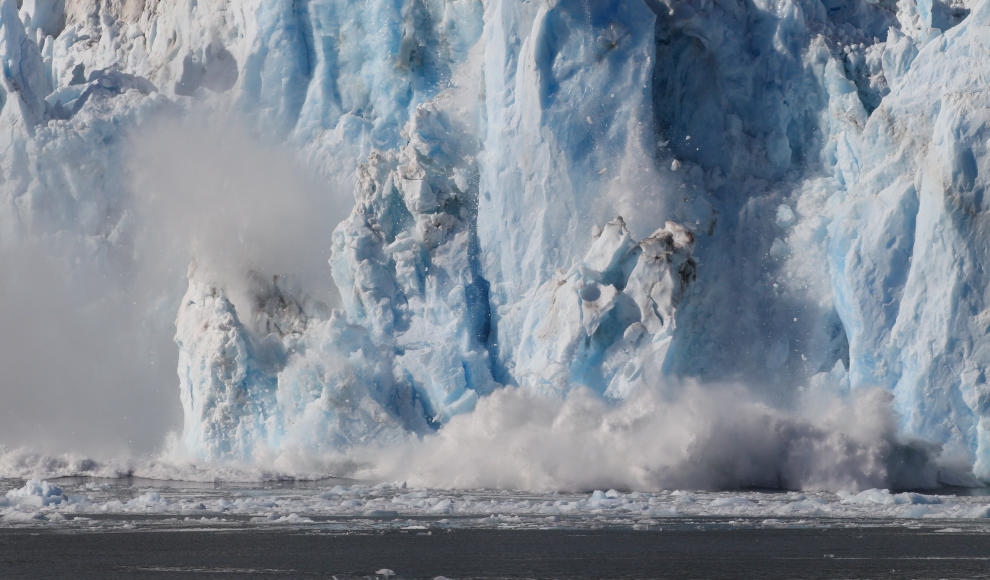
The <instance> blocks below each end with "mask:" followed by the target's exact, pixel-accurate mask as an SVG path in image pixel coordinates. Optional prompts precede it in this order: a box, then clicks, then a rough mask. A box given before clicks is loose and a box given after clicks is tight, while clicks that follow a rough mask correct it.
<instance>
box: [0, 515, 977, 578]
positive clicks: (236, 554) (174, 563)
mask: <svg viewBox="0 0 990 580" xmlns="http://www.w3.org/2000/svg"><path fill="white" fill-rule="evenodd" d="M386 570H389V571H391V572H393V573H394V574H395V576H388V572H385V571H386ZM438 576H443V577H446V578H450V579H454V580H458V579H475V578H477V579H481V578H485V579H496V578H512V579H525V578H546V579H611V578H676V579H681V580H688V579H708V578H720V579H721V578H733V579H735V578H738V579H750V578H753V579H756V578H759V579H764V578H800V579H847V578H849V579H852V578H864V579H880V578H891V579H893V578H897V579H902V578H921V579H928V578H932V579H934V578H946V579H957V578H958V579H964V578H965V579H973V578H990V535H987V534H986V533H979V532H973V531H965V530H957V531H950V532H946V531H934V530H933V529H931V528H929V529H909V528H891V527H849V528H846V527H831V528H808V529H794V528H791V529H760V528H739V529H736V528H726V527H723V526H719V525H705V524H704V522H702V523H700V524H699V525H681V526H676V527H672V528H664V529H663V530H647V531H633V530H623V529H600V530H573V531H569V530H473V529H458V530H449V531H440V530H434V531H430V532H415V533H414V532H412V531H408V532H402V531H384V532H345V533H341V532H337V531H328V530H310V531H306V530H288V529H279V530H270V529H241V530H208V529H198V530H197V529H181V530H178V529H177V530H174V531H131V532H108V531H98V532H85V533H80V532H79V531H70V532H65V531H58V530H52V529H30V528H24V529H3V530H0V578H3V579H4V580H15V579H30V580H47V579H76V578H79V579H94V580H95V579H99V580H116V579H125V578H127V579H130V578H140V579H148V580H155V579H169V580H180V579H207V578H209V579H228V578H229V579H235V578H238V579H240V578H243V579H248V578H250V579H265V578H273V579H274V578H325V579H328V580H333V579H334V578H336V579H337V580H351V579H356V578H379V579H384V578H387V577H390V578H392V580H397V579H420V578H422V579H434V578H436V577H438Z"/></svg>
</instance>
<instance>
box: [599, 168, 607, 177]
mask: <svg viewBox="0 0 990 580" xmlns="http://www.w3.org/2000/svg"><path fill="white" fill-rule="evenodd" d="M606 171H608V167H603V168H602V170H601V171H599V172H598V175H605V172H606Z"/></svg>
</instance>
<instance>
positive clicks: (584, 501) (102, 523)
mask: <svg viewBox="0 0 990 580" xmlns="http://www.w3.org/2000/svg"><path fill="white" fill-rule="evenodd" d="M31 483H34V484H38V485H39V486H50V484H49V483H48V482H37V481H35V482H31ZM66 490H67V491H68V492H70V493H69V495H68V496H62V499H61V501H51V502H41V501H40V500H41V499H42V496H40V495H37V494H35V495H32V496H31V497H32V498H35V499H37V500H39V501H35V502H33V503H32V502H21V503H17V502H11V501H9V499H8V500H7V504H6V505H5V503H4V501H3V500H0V526H25V525H27V526H58V527H61V528H68V529H73V528H75V529H93V530H101V529H118V530H119V529H131V528H132V527H134V526H138V527H141V528H144V529H148V528H152V529H154V528H161V527H163V526H168V527H179V526H182V527H188V526H192V527H199V526H204V525H207V526H218V525H220V526H222V527H233V526H244V525H248V526H251V525H263V526H267V525H289V526H305V527H316V526H328V527H330V528H332V529H336V530H347V529H383V528H384V529H389V528H393V529H400V530H401V529H406V530H424V531H425V530H428V529H431V528H433V529H436V528H440V529H443V528H454V529H456V528H506V527H509V528H532V527H539V528H541V529H548V528H565V529H581V528H584V527H602V526H608V527H629V526H667V525H678V524H681V525H684V524H683V523H682V521H683V520H682V518H705V517H717V518H719V521H718V524H717V525H725V524H726V523H728V524H729V525H742V526H747V527H751V526H755V527H765V526H770V527H776V526H779V527H787V526H792V525H797V526H800V527H807V526H809V525H823V524H825V525H834V523H835V522H836V520H839V521H841V522H842V525H846V526H877V525H881V526H883V525H886V526H898V527H899V526H901V525H904V524H906V523H908V522H904V521H903V520H904V519H907V520H914V521H911V522H910V525H914V526H917V525H925V524H926V523H927V525H929V526H945V521H944V520H946V519H955V520H963V521H965V520H974V521H971V522H965V523H964V522H963V521H959V522H957V523H956V525H966V526H968V527H972V528H974V529H978V530H981V531H982V530H984V529H985V527H986V525H985V523H984V522H985V521H986V520H987V519H988V517H990V506H988V505H986V498H985V497H973V496H969V497H967V496H935V495H925V494H920V493H891V492H890V491H888V490H886V489H869V490H865V491H863V492H861V493H858V494H853V493H850V492H848V491H839V492H838V493H829V492H803V493H799V492H790V493H779V494H766V493H760V492H739V491H734V492H721V493H712V492H698V491H690V492H689V491H682V490H676V491H669V490H668V491H661V492H656V493H641V492H631V493H629V492H625V493H624V492H620V491H618V490H615V489H609V490H608V491H602V490H595V491H593V492H591V493H554V494H540V493H525V492H500V491H492V490H465V491H463V492H457V491H451V490H437V489H429V488H412V487H408V486H406V485H405V484H403V483H392V484H378V485H374V486H371V485H348V486H343V485H337V486H335V487H333V488H332V489H326V488H317V489H305V488H298V489H293V488H286V489H271V488H267V489H250V488H239V489H238V488H232V489H225V490H222V491H220V492H218V490H216V489H213V488H209V489H195V488H185V489H184V488H181V487H168V488H162V489H152V488H146V487H136V486H130V485H126V484H123V483H122V482H117V483H115V484H114V485H106V484H102V485H97V484H93V483H88V484H69V485H67V486H66ZM0 491H2V490H0ZM20 491H21V490H12V492H8V497H10V496H12V494H15V492H16V493H19V492H20ZM15 499H16V498H15ZM22 499H23V498H22ZM129 518H133V519H129ZM729 518H732V520H731V521H729ZM737 518H738V519H737ZM778 518H779V519H778ZM932 519H935V520H937V521H934V522H931V521H930V522H925V520H932ZM690 521H691V525H692V526H693V525H697V524H698V523H699V521H698V520H697V519H691V520H690ZM128 526H130V527H128Z"/></svg>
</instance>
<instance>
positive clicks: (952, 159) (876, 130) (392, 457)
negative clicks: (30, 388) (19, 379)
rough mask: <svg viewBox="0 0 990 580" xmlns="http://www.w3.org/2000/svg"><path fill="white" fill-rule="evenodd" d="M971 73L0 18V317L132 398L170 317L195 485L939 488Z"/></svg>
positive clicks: (977, 247) (961, 360)
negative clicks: (218, 480) (218, 468)
mask: <svg viewBox="0 0 990 580" xmlns="http://www.w3.org/2000/svg"><path fill="white" fill-rule="evenodd" d="M988 48H990V6H988V2H987V0H983V1H979V2H970V1H967V0H952V1H951V2H943V1H941V0H918V1H915V0H900V1H899V2H897V3H893V2H890V1H886V0H884V1H880V2H868V1H866V0H850V1H848V2H834V1H832V0H826V1H821V0H802V1H792V0H782V1H777V2H762V1H757V2H736V1H733V0H726V1H719V2H717V3H716V2H710V1H708V0H698V1H694V0H683V1H674V0H625V1H614V2H613V1H606V0H603V1H597V2H595V1H584V0H582V1H571V0H557V1H552V0H541V1H526V2H524V1H521V0H490V1H486V2H480V1H475V0H390V1H385V0H372V1H370V2H364V1H362V2H352V1H350V0H310V1H309V2H291V1H288V0H284V1H283V0H278V1H264V2H261V1H257V0H253V1H252V0H199V1H192V0H189V1H184V0H183V1H177V2H161V1H157V0H122V1H119V2H118V1H114V2H96V1H81V0H24V1H23V2H16V1H15V0H2V1H0V58H2V59H3V63H4V67H3V75H0V77H2V78H0V92H2V99H0V101H2V104H3V109H2V112H0V140H2V141H3V148H2V150H3V151H4V153H3V155H2V156H0V172H2V176H3V179H2V182H0V256H2V259H3V260H4V261H5V262H6V263H7V264H9V265H10V266H9V268H7V270H8V272H10V273H11V277H10V280H12V282H10V283H8V284H7V285H6V286H3V287H2V288H0V292H3V293H4V294H3V296H6V297H7V298H6V299H5V300H4V305H3V306H0V313H3V314H4V316H9V317H10V319H11V320H23V319H24V318H22V317H23V314H22V313H23V312H24V310H25V308H24V306H23V305H24V304H35V303H37V304H38V306H37V307H36V308H34V310H33V311H37V312H39V313H40V314H38V316H44V315H45V314H44V313H45V312H51V313H53V314H52V317H53V318H54V319H56V320H72V321H73V324H72V325H69V324H67V323H66V324H65V327H66V328H67V330H65V331H64V336H68V337H73V338H72V340H68V339H67V340H63V341H62V342H60V344H61V346H59V347H58V348H60V349H62V350H61V351H58V352H61V353H64V354H63V355H62V356H72V353H76V352H83V351H81V350H79V349H80V348H81V347H79V344H84V343H87V342H89V341H87V340H86V337H88V336H93V333H95V332H96V331H95V330H94V329H95V328H97V326H98V325H95V324H94V322H93V321H94V320H97V321H98V320H106V319H112V320H114V321H117V323H119V328H120V329H121V332H120V333H117V334H123V335H126V336H132V337H134V339H133V340H132V341H131V342H133V344H126V345H121V346H120V347H118V348H115V349H112V348H109V347H108V348H104V349H95V350H94V352H98V353H107V352H115V353H117V354H99V355H93V356H104V357H108V358H106V359H105V360H108V361H113V364H107V365H105V366H106V367H108V368H129V369H130V368H133V369H134V373H133V375H134V376H156V377H161V376H164V375H161V374H155V373H158V372H159V371H158V370H157V369H155V370H151V369H150V367H149V368H147V369H144V367H140V366H137V363H135V362H134V361H136V360H138V359H139V358H140V359H141V360H142V361H144V360H145V359H144V358H143V357H144V356H145V355H144V353H145V352H146V349H145V350H141V349H143V348H144V347H143V346H142V347H141V349H139V348H138V347H137V346H135V345H144V344H153V345H157V346H155V348H159V347H161V344H162V342H163V341H162V340H161V338H162V337H163V336H164V337H166V338H171V336H172V330H173V329H172V327H171V322H172V321H174V323H175V326H174V337H175V340H174V345H177V346H178V381H177V382H178V385H179V399H180V400H181V405H182V413H183V426H182V429H181V434H180V435H178V436H177V438H176V440H175V445H174V446H173V449H172V452H173V453H175V454H176V456H177V457H182V458H183V459H185V460H191V461H193V462H195V463H198V464H202V465H241V466H245V465H253V466H262V467H261V468H262V469H274V470H281V471H286V472H302V471H306V470H310V471H307V472H311V471H320V470H325V471H326V470H328V471H331V472H333V473H336V474H338V475H347V474H354V473H374V474H377V475H385V474H389V475H391V474H396V475H397V476H402V477H407V478H409V479H410V480H419V481H422V482H425V483H426V484H428V485H438V486H486V485H487V486H492V485H495V486H503V487H504V486H507V487H516V488H537V487H539V488H541V489H546V488H554V487H557V488H569V489H576V488H585V487H587V488H593V487H598V486H601V487H606V486H607V487H617V488H622V487H623V486H625V487H627V488H633V487H635V488H637V489H644V490H647V489H654V490H659V489H663V488H665V487H667V486H670V485H679V484H684V485H694V486H698V487H732V486H740V485H743V486H746V485H760V486H784V487H791V488H826V489H850V488H866V487H884V486H891V485H895V486H897V485H902V486H903V485H910V486H914V487H934V486H937V485H939V484H976V483H977V482H978V480H990V386H988V382H987V376H986V375H987V372H988V371H987V367H988V365H990V341H988V338H987V336H986V334H987V332H990V296H988V294H987V292H988V291H987V288H990V279H988V274H987V271H988V266H990V248H988V247H987V244H986V242H985V240H987V239H990V236H988V234H990V232H988V231H985V230H986V229H987V227H988V226H987V225H986V222H987V220H986V215H985V214H986V211H987V205H986V204H987V202H986V200H985V199H984V193H985V188H986V184H985V183H984V181H985V179H986V176H985V174H986V173H987V170H988V169H990V166H988V163H990V161H988V159H990V158H988V143H990V125H988V123H990V114H988V112H987V111H988V110H990V108H988V107H990V96H988V92H987V78H986V75H985V74H984V72H983V71H985V70H986V67H987V66H988V65H990V62H988V61H987V58H986V56H985V55H986V54H990V52H988ZM163 127H171V128H170V129H167V130H166V129H163ZM175 127H178V129H175ZM170 131H171V132H170ZM163 134H164V135H166V136H165V137H162V135H163ZM232 136H233V137H232ZM244 143H260V144H262V145H263V147H265V148H267V149H264V148H261V149H258V148H256V149H254V150H249V149H248V145H245V144H244ZM250 147H254V146H253V145H251V146H250ZM259 147H262V146H261V145H259ZM276 150H277V151H278V154H275V153H272V151H276ZM258 151H262V153H258ZM190 152H191V154H190ZM231 152H233V153H231ZM280 155H286V156H287V157H288V158H291V163H290V162H288V161H286V162H285V163H282V162H278V163H282V164H281V165H279V166H276V165H274V164H275V163H276V160H278V159H282V157H280ZM170 164H171V165H170ZM290 165H291V170H290V169H286V167H289V166H290ZM162 167H165V168H168V169H167V170H165V171H161V170H160V168H162ZM156 168H158V169H156ZM252 172H254V173H252ZM304 173H305V174H306V175H310V174H311V175H312V180H310V181H306V182H305V183H303V180H299V179H298V176H299V175H302V174H304ZM245 175H248V176H250V177H249V178H245ZM176 176H178V177H176ZM272 176H276V178H272ZM313 183H315V184H316V185H315V186H311V185H312V184H313ZM339 192H344V193H343V194H341V193H339ZM328 200H329V201H328ZM37 256H45V258H44V259H43V260H39V259H38V258H37ZM38 264H44V276H41V275H39V274H38V272H39V271H41V267H40V266H39V265H38ZM327 264H329V268H327V267H326V265H327ZM149 281H150V282H149ZM62 286H65V287H66V288H70V289H71V292H70V291H68V290H66V292H65V296H71V300H73V301H75V302H72V304H77V303H78V308H73V310H72V311H71V312H65V313H62V312H61V311H59V310H58V309H57V308H55V307H53V306H51V305H52V304H58V303H59V301H58V300H48V301H44V300H39V299H37V298H36V297H35V296H34V295H35V294H37V292H28V291H27V290H25V288H30V287H35V288H41V289H43V291H44V292H45V293H47V292H52V293H54V292H55V290H51V288H59V287H62ZM28 310H29V311H31V310H32V309H28ZM80 313H81V314H80ZM23 324H24V327H25V328H28V327H31V328H34V327H35V326H32V325H29V324H28V323H27V322H25V323H23ZM45 336H49V335H45ZM156 341H157V342H156ZM96 342H99V341H96ZM174 345H167V346H166V347H161V348H165V349H166V350H169V352H174V349H175V346H174ZM10 348H11V349H20V350H11V352H16V353H20V354H19V355H18V356H15V357H14V358H12V359H11V360H12V361H13V362H11V363H10V368H11V369H12V371H11V373H12V374H13V375H16V376H24V377H29V376H32V373H35V372H36V371H35V370H34V369H35V368H36V367H38V366H39V365H37V364H36V361H37V360H38V358H37V355H36V353H35V352H34V351H35V350H36V349H37V348H38V347H37V345H35V346H34V347H32V346H30V344H28V345H25V344H24V343H23V341H22V342H18V343H16V344H13V346H11V347H10ZM139 352H140V354H141V357H138V356H137V355H136V354H135V353H139ZM132 355H133V356H132ZM114 356H116V357H118V358H116V359H114V358H113V357H114ZM141 364H148V363H145V362H142V363H141ZM77 366H80V365H77ZM142 369H144V370H142ZM145 371H147V372H145ZM107 372H109V371H107ZM94 376H97V378H96V379H94V380H93V384H94V385H99V384H102V383H103V382H104V381H103V380H102V379H99V376H98V375H94ZM128 377H130V375H128ZM105 379H106V381H109V382H120V381H121V380H123V379H121V378H120V377H116V376H109V375H108V376H107V377H106V378H105ZM127 380H136V381H138V383H134V384H139V382H140V380H141V379H131V378H127ZM156 380H158V379H156ZM162 380H165V379H162ZM167 380H168V381H171V384H170V385H169V389H174V383H175V382H176V381H175V376H174V374H172V373H171V369H169V374H168V378H167ZM125 382H126V381H125ZM94 388H97V387H94ZM149 392H150V391H149ZM170 393H174V390H170ZM129 396H133V395H129ZM169 396H170V397H172V398H174V395H171V394H170V395H169ZM540 449H543V451H540ZM506 450H508V452H507V451H506ZM548 450H549V451H548ZM506 453H508V454H506ZM582 454H583V455H582ZM582 456H584V457H586V458H587V457H594V458H597V459H596V460H595V461H593V462H582V461H579V460H575V459H574V458H575V457H578V458H579V457H582ZM568 458H570V459H568ZM596 465H597V466H599V467H597V468H596V467H595V466H596ZM314 466H315V467H314ZM453 466H456V469H454V467H453ZM493 466H497V467H498V469H495V470H493ZM453 471H456V473H453ZM506 473H511V474H513V475H512V476H506V475H505V474H506Z"/></svg>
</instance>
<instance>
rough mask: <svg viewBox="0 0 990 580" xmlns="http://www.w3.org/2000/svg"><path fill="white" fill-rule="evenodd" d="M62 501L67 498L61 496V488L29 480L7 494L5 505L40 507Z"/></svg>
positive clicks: (37, 480)
mask: <svg viewBox="0 0 990 580" xmlns="http://www.w3.org/2000/svg"><path fill="white" fill-rule="evenodd" d="M64 501H68V498H67V497H66V496H65V495H63V494H62V489H61V488H59V487H56V486H54V485H52V484H50V483H48V482H47V481H42V480H40V479H29V480H28V481H27V482H25V483H24V487H22V488H20V489H12V490H10V491H8V492H7V503H10V504H17V505H31V506H36V507H41V506H46V505H50V504H57V503H62V502H64Z"/></svg>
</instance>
